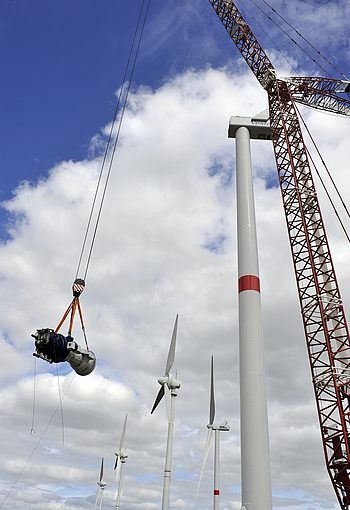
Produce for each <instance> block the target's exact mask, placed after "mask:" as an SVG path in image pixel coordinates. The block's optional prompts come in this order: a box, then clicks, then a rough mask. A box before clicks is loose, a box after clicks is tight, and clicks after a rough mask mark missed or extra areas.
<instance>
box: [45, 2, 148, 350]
mask: <svg viewBox="0 0 350 510" xmlns="http://www.w3.org/2000/svg"><path fill="white" fill-rule="evenodd" d="M150 3H151V0H147V2H146V0H142V3H141V7H140V10H139V15H138V19H137V24H136V28H135V31H134V35H133V39H132V43H131V47H130V50H129V55H128V60H127V64H126V68H125V71H124V76H123V80H122V85H121V87H120V89H119V94H118V99H117V104H116V107H115V110H114V116H113V121H112V124H111V128H110V131H109V136H108V140H107V144H106V147H105V151H104V156H103V159H102V164H101V168H100V172H99V177H98V180H97V185H96V189H95V194H94V198H93V202H92V206H91V210H90V214H89V218H88V222H87V226H86V229H85V234H84V238H83V243H82V248H81V251H80V256H79V260H78V265H77V270H76V276H75V281H74V283H73V299H72V301H71V303H70V304H69V306H68V308H67V309H66V311H65V312H64V314H63V316H62V318H61V320H60V322H59V324H58V326H57V327H56V329H55V333H58V331H59V329H60V328H61V326H62V324H63V322H64V321H65V320H66V318H67V316H68V315H69V313H70V324H69V331H68V335H69V336H70V334H71V331H72V327H73V321H74V317H75V313H76V310H78V313H79V318H80V323H81V327H82V331H83V335H84V340H85V345H86V348H87V350H89V346H88V341H87V336H86V331H85V326H84V320H83V314H82V310H81V306H80V301H79V297H80V294H81V293H82V292H83V290H84V287H85V280H86V276H87V272H88V269H89V266H90V262H91V255H92V251H93V248H94V244H95V241H96V234H97V229H98V226H99V223H100V219H101V212H102V207H103V204H104V200H105V197H106V191H107V186H108V183H109V178H110V175H111V170H112V166H113V163H114V157H115V154H116V149H117V145H118V141H119V135H120V130H121V127H122V123H123V119H124V114H125V110H126V106H127V103H128V98H129V92H130V89H131V84H132V80H133V77H134V73H135V68H136V62H137V58H138V54H139V50H140V46H141V41H142V37H143V32H144V28H145V24H146V20H147V15H148V11H149V7H150ZM145 6H146V7H145ZM135 47H136V48H135ZM130 66H131V70H130ZM128 75H129V76H128ZM118 115H119V120H118ZM115 128H116V129H115ZM115 131H116V132H115ZM113 136H114V142H113ZM109 154H110V159H109V164H108V170H107V176H106V179H105V182H104V186H103V189H102V196H101V198H100V201H99V204H98V195H99V190H100V187H101V184H102V176H103V173H104V170H105V168H106V167H107V159H108V155H109ZM96 209H97V213H96V219H95V223H94V226H93V216H94V212H95V211H96ZM91 231H92V234H91V242H90V246H89V247H87V241H88V237H89V233H90V232H91ZM86 250H87V261H86V265H85V270H84V273H83V278H78V274H79V271H80V268H81V264H82V260H83V256H84V254H85V252H86Z"/></svg>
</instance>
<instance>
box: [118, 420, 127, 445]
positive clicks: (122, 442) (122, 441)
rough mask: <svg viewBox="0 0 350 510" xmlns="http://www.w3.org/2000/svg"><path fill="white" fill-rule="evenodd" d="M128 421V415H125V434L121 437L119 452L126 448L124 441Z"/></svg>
mask: <svg viewBox="0 0 350 510" xmlns="http://www.w3.org/2000/svg"><path fill="white" fill-rule="evenodd" d="M127 421H128V415H127V414H126V415H125V420H124V425H123V432H122V435H121V438H120V445H119V451H120V450H121V449H122V448H123V446H124V439H125V430H126V422H127Z"/></svg>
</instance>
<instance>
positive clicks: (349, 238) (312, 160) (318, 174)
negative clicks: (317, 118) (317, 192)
mask: <svg viewBox="0 0 350 510" xmlns="http://www.w3.org/2000/svg"><path fill="white" fill-rule="evenodd" d="M294 106H295V109H296V111H297V113H298V116H299V117H300V120H301V121H302V123H303V125H304V127H305V129H306V131H307V133H308V135H309V137H310V140H311V142H312V144H313V146H314V148H315V150H316V152H317V154H318V156H319V158H320V160H321V162H322V165H323V166H324V168H325V169H326V172H327V175H328V177H329V179H330V181H331V183H332V185H333V187H334V189H335V191H336V193H337V195H338V198H339V199H340V202H341V204H342V206H343V208H344V210H345V212H346V214H347V216H348V217H349V218H350V212H349V209H348V208H347V206H346V204H345V202H344V200H343V197H342V196H341V194H340V192H339V189H338V186H337V185H336V183H335V181H334V179H333V177H332V175H331V173H330V171H329V168H328V167H327V165H326V162H325V161H324V159H323V157H322V155H321V153H320V150H319V149H318V147H317V144H316V142H315V139H314V137H313V136H312V134H311V132H310V130H309V128H308V126H307V124H306V122H305V120H304V118H303V116H302V115H301V113H300V110H299V108H298V107H297V105H296V104H295V103H294ZM306 151H307V154H308V157H309V159H310V161H311V163H312V165H313V167H314V169H315V171H316V173H317V176H318V178H319V179H320V182H321V184H322V187H323V189H324V191H325V193H326V195H327V198H328V200H329V202H330V204H331V206H332V209H333V211H334V213H335V215H336V217H337V219H338V221H339V223H340V226H341V227H342V229H343V232H344V234H345V236H346V238H347V240H348V241H349V243H350V236H349V234H348V232H347V230H346V227H345V225H344V222H343V221H342V219H341V217H340V215H339V212H338V211H337V208H336V206H335V203H334V201H333V199H332V197H331V196H330V193H329V191H328V189H327V186H326V184H325V182H324V180H323V178H322V177H321V175H320V172H319V170H318V168H317V166H316V164H315V161H314V159H313V157H312V155H311V153H310V151H309V150H308V149H307V148H306Z"/></svg>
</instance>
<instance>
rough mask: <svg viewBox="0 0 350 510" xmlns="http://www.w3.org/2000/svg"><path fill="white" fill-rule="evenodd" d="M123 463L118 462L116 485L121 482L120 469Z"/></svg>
mask: <svg viewBox="0 0 350 510" xmlns="http://www.w3.org/2000/svg"><path fill="white" fill-rule="evenodd" d="M121 465H122V463H121V462H118V465H117V467H116V469H115V481H116V483H117V484H118V480H119V474H120V467H121Z"/></svg>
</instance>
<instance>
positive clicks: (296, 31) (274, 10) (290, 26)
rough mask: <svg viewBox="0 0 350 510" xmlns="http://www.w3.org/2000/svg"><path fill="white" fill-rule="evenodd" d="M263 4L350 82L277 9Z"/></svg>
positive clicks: (266, 3)
mask: <svg viewBox="0 0 350 510" xmlns="http://www.w3.org/2000/svg"><path fill="white" fill-rule="evenodd" d="M261 1H262V2H264V4H265V5H266V6H267V7H269V9H271V10H272V11H273V12H274V13H275V14H276V15H277V16H278V17H279V18H280V19H281V20H282V21H284V23H286V25H288V26H289V28H291V29H292V30H293V31H294V32H295V33H296V34H298V36H299V37H300V38H301V39H302V40H303V41H305V42H306V43H307V44H308V45H309V46H310V47H311V48H312V49H313V50H314V51H315V52H316V53H318V55H319V56H320V57H321V58H323V60H324V61H325V62H327V64H328V65H330V66H331V67H332V68H333V69H334V70H335V71H336V72H337V73H339V74H340V76H342V77H343V78H345V79H346V80H349V78H348V77H347V76H346V75H345V74H344V73H343V72H342V71H341V70H340V69H339V68H338V67H337V66H336V65H335V64H334V63H333V62H332V61H331V60H329V58H327V57H326V56H325V55H324V54H323V53H322V52H321V51H320V50H319V49H318V48H316V46H314V45H313V44H312V43H310V41H308V40H307V39H306V37H304V36H303V34H301V33H300V32H299V30H297V29H296V28H294V27H293V25H291V24H290V23H289V21H287V20H286V19H285V18H284V17H283V16H282V15H281V14H280V13H279V12H277V11H276V9H274V8H273V7H272V6H271V5H270V4H269V3H268V2H267V1H266V0H261Z"/></svg>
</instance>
